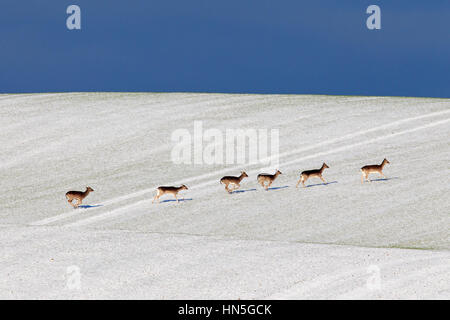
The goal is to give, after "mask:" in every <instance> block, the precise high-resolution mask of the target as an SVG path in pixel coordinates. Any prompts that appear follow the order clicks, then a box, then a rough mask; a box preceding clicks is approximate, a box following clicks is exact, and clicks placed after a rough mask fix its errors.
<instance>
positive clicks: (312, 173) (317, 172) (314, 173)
mask: <svg viewBox="0 0 450 320" xmlns="http://www.w3.org/2000/svg"><path fill="white" fill-rule="evenodd" d="M326 168H329V166H328V165H327V164H326V163H325V162H324V163H323V164H322V167H321V168H320V169H313V170H306V171H303V172H302V173H301V174H300V179H299V180H298V182H297V185H296V186H295V187H296V188H298V185H299V184H300V182H301V183H302V184H303V187H304V188H305V187H306V186H305V182H306V180H308V179H309V178H312V177H318V178H320V180H322V181H323V183H327V182H326V181H325V179H324V178H323V176H322V173H323V171H324V170H325V169H326Z"/></svg>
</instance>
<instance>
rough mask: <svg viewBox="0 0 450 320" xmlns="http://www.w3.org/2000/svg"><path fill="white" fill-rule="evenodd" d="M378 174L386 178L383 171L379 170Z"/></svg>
mask: <svg viewBox="0 0 450 320" xmlns="http://www.w3.org/2000/svg"><path fill="white" fill-rule="evenodd" d="M380 175H381V176H382V177H383V178H385V179H387V178H386V176H385V175H384V173H383V171H380Z"/></svg>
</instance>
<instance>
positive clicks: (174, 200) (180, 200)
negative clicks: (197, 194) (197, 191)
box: [159, 198, 193, 203]
mask: <svg viewBox="0 0 450 320" xmlns="http://www.w3.org/2000/svg"><path fill="white" fill-rule="evenodd" d="M192 200H193V199H192V198H182V199H178V201H179V202H183V201H192ZM165 202H177V200H176V199H166V200H161V201H160V202H159V203H165Z"/></svg>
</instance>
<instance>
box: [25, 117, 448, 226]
mask: <svg viewBox="0 0 450 320" xmlns="http://www.w3.org/2000/svg"><path fill="white" fill-rule="evenodd" d="M449 112H450V111H446V112H445V113H449ZM440 113H441V112H439V114H440ZM421 117H423V116H421ZM448 122H450V119H444V120H440V121H435V122H432V123H429V124H426V125H422V126H418V127H415V128H412V129H406V130H403V131H398V132H395V133H390V134H387V135H384V136H380V137H376V138H372V139H369V140H364V141H362V142H357V143H353V144H350V145H346V146H342V147H338V148H334V149H331V150H328V151H323V152H318V153H315V154H311V155H308V156H304V157H301V158H297V159H295V160H292V161H288V162H285V163H283V164H282V165H283V167H284V168H286V167H292V166H293V165H296V164H297V163H299V162H302V161H304V160H307V159H311V158H315V157H319V156H323V155H328V154H332V153H338V152H341V151H346V150H348V149H352V148H355V147H358V146H362V145H367V144H369V143H373V142H377V141H381V140H385V139H389V138H392V137H396V136H399V135H404V134H407V133H412V132H416V131H420V130H424V129H428V128H432V127H435V126H438V125H442V124H445V123H448ZM382 127H385V126H382ZM369 130H372V129H369ZM366 131H367V130H366ZM228 170H229V169H223V170H219V171H218V172H217V171H216V172H213V173H207V174H203V175H201V176H197V177H191V178H188V179H184V180H180V181H177V182H175V183H173V184H174V185H178V184H182V183H187V181H195V180H199V179H200V177H210V176H216V175H217V174H218V173H224V172H226V171H228ZM257 172H259V170H258V169H255V170H250V171H249V173H250V174H255V173H257ZM214 184H217V179H214V180H209V181H206V182H203V183H199V184H197V185H195V186H193V187H192V188H191V189H194V190H195V189H201V188H204V187H207V186H210V185H214ZM155 189H156V187H154V188H148V189H145V190H141V191H139V192H136V193H134V194H133V195H134V196H133V197H137V196H140V195H144V194H146V193H149V192H151V191H154V190H155ZM121 198H122V199H124V200H125V199H130V195H125V196H122V197H121ZM149 201H151V199H150V200H148V199H147V200H142V201H139V202H138V203H140V204H142V203H144V202H149ZM114 202H117V201H114ZM132 207H135V206H134V205H133V204H132V205H127V206H125V207H121V208H118V209H114V210H112V211H108V212H104V213H102V214H100V215H96V216H91V217H88V218H85V219H82V220H78V221H76V222H74V223H69V224H68V225H69V226H83V225H88V224H91V223H93V222H97V221H101V220H104V219H108V218H110V217H116V216H118V215H120V214H121V212H122V211H123V210H122V209H123V208H126V209H130V208H132ZM154 210H156V208H155V209H150V210H146V213H148V212H149V211H150V212H152V211H154ZM74 214H76V213H73V214H70V216H72V215H74ZM59 217H61V216H56V217H53V218H48V219H44V220H49V219H52V220H51V221H52V222H55V221H57V220H60V218H59ZM55 219H56V220H55ZM44 222H45V221H44ZM37 223H40V224H36V223H34V224H33V225H43V224H48V223H42V220H41V221H38V222H37Z"/></svg>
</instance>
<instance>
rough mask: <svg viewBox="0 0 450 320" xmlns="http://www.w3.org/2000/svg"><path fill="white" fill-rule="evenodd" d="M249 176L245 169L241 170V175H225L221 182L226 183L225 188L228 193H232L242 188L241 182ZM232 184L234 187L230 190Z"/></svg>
mask: <svg viewBox="0 0 450 320" xmlns="http://www.w3.org/2000/svg"><path fill="white" fill-rule="evenodd" d="M244 178H248V175H247V173H246V172H245V171H241V175H240V176H239V177H235V176H225V177H223V178H222V179H220V183H221V184H224V185H225V190H226V191H227V192H228V193H232V192H233V191H234V190H237V189H238V188H240V186H241V185H240V183H241V181H242V179H244ZM230 184H232V185H233V186H234V187H233V189H232V190H230V188H229V185H230Z"/></svg>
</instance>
